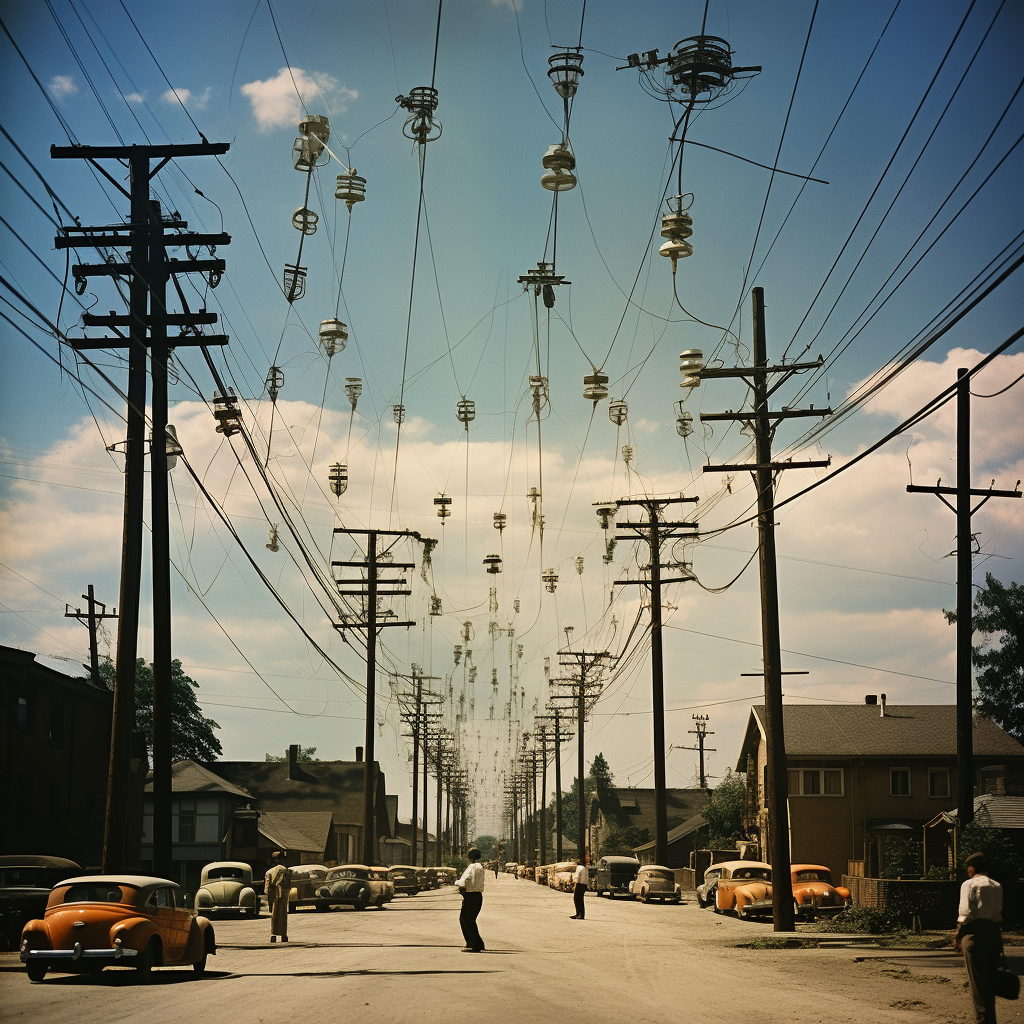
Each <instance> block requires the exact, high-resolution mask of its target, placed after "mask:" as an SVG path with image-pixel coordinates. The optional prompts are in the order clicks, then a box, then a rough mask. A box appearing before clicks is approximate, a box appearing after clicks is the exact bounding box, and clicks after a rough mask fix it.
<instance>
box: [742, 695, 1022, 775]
mask: <svg viewBox="0 0 1024 1024" xmlns="http://www.w3.org/2000/svg"><path fill="white" fill-rule="evenodd" d="M884 711H885V713H884V715H883V714H882V708H881V707H880V706H879V705H877V704H818V705H813V706H812V705H805V704H787V705H785V706H784V708H783V727H784V729H785V739H786V756H787V757H791V758H792V757H891V756H893V755H896V754H902V755H906V756H907V757H955V756H956V706H955V705H953V704H889V705H886V706H885V708H884ZM764 716H765V709H764V705H763V704H762V705H757V706H755V707H752V708H751V709H750V718H749V720H748V722H747V731H746V734H745V736H744V739H743V746H742V747H741V749H740V756H739V761H738V763H737V766H736V768H737V771H742V770H743V766H744V763H745V761H746V757H747V754H748V753H753V752H754V751H755V750H756V748H757V744H758V741H759V740H760V738H761V737H763V736H764ZM974 756H975V757H988V758H992V757H998V758H1004V757H1013V758H1016V757H1024V747H1022V746H1021V745H1020V744H1019V743H1018V742H1017V741H1016V740H1015V739H1014V738H1013V737H1012V736H1010V735H1009V734H1008V733H1006V732H1004V731H1003V730H1002V729H1000V728H999V726H998V725H996V723H995V722H993V721H992V720H991V719H988V718H980V717H978V716H975V719H974Z"/></svg>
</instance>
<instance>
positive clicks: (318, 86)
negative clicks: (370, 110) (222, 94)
mask: <svg viewBox="0 0 1024 1024" xmlns="http://www.w3.org/2000/svg"><path fill="white" fill-rule="evenodd" d="M242 95H243V96H248V97H249V100H250V102H251V103H252V112H253V114H254V115H255V116H256V120H257V121H258V122H259V126H260V131H268V130H269V129H271V128H285V127H289V126H293V125H295V123H296V122H297V121H298V120H299V117H300V116H301V112H302V103H306V104H308V103H310V102H311V101H313V100H316V99H318V98H319V99H320V100H322V101H326V100H327V98H328V97H330V99H331V108H332V112H333V113H334V114H343V113H345V111H346V110H347V109H348V106H347V104H348V102H349V101H350V100H354V99H357V98H358V96H359V93H358V92H357V91H356V90H355V89H350V88H348V87H347V86H343V85H340V84H339V83H338V80H337V79H336V78H334V77H333V76H331V75H328V74H326V73H324V72H321V71H314V72H311V73H309V74H307V73H306V72H305V71H303V70H302V68H287V67H284V68H281V69H280V70H279V71H278V72H277V74H276V75H275V76H274V77H273V78H268V79H266V80H265V81H259V80H257V81H255V82H246V84H245V85H243V86H242ZM300 95H301V97H302V102H301V103H300V101H299V96H300Z"/></svg>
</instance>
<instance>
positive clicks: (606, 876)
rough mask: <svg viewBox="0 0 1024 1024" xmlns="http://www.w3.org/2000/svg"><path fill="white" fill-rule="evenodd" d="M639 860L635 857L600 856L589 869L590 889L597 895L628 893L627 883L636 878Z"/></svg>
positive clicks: (626, 894) (625, 894)
mask: <svg viewBox="0 0 1024 1024" xmlns="http://www.w3.org/2000/svg"><path fill="white" fill-rule="evenodd" d="M639 870H640V861H638V860H637V859H636V857H602V858H601V859H600V860H599V861H598V862H597V867H596V868H591V869H590V886H589V888H590V890H591V891H592V892H596V893H597V895H598V896H604V895H608V896H618V895H619V894H620V893H621V894H622V895H624V896H628V895H629V883H630V882H632V881H633V879H634V878H636V875H637V872H638V871H639Z"/></svg>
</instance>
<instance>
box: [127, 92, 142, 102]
mask: <svg viewBox="0 0 1024 1024" xmlns="http://www.w3.org/2000/svg"><path fill="white" fill-rule="evenodd" d="M125 99H126V100H127V101H128V102H129V103H145V102H146V98H145V97H144V96H143V95H142V94H141V93H138V92H130V93H128V95H127V96H125Z"/></svg>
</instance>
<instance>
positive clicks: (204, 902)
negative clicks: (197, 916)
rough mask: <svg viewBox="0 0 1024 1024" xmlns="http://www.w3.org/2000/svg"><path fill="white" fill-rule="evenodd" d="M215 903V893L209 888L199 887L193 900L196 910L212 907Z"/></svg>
mask: <svg viewBox="0 0 1024 1024" xmlns="http://www.w3.org/2000/svg"><path fill="white" fill-rule="evenodd" d="M213 905H214V900H213V894H212V893H211V892H210V890H209V889H197V890H196V898H195V900H194V901H193V906H194V907H195V909H196V910H200V909H202V908H204V907H212V906H213Z"/></svg>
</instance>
